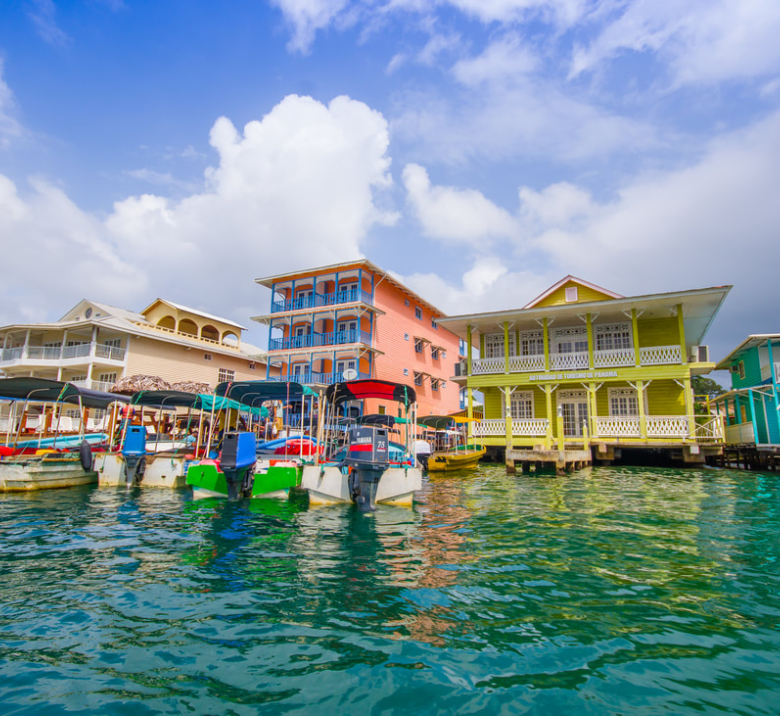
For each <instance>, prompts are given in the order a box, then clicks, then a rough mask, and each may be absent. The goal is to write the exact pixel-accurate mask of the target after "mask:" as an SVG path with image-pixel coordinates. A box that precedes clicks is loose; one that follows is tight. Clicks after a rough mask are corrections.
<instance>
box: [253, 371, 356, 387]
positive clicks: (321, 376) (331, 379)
mask: <svg viewBox="0 0 780 716" xmlns="http://www.w3.org/2000/svg"><path fill="white" fill-rule="evenodd" d="M370 377H371V376H370V374H368V373H358V374H357V378H354V377H352V378H350V380H368V379H369V378H370ZM268 380H281V381H285V380H291V381H293V382H294V383H301V384H302V385H332V384H333V383H343V382H344V381H345V380H346V378H345V377H344V372H343V371H340V370H336V371H331V372H329V373H315V372H314V371H310V372H306V373H292V374H291V375H275V376H271V377H269V378H268Z"/></svg>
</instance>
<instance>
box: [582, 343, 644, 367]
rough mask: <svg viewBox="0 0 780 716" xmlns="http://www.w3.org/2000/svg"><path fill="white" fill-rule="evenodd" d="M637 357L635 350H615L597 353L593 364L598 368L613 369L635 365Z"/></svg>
mask: <svg viewBox="0 0 780 716" xmlns="http://www.w3.org/2000/svg"><path fill="white" fill-rule="evenodd" d="M635 362H636V357H635V355H634V349H633V348H613V349H612V350H609V351H596V352H595V353H594V354H593V363H594V365H595V367H596V368H612V367H616V366H621V365H634V363H635Z"/></svg>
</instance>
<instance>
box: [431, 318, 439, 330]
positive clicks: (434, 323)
mask: <svg viewBox="0 0 780 716" xmlns="http://www.w3.org/2000/svg"><path fill="white" fill-rule="evenodd" d="M431 327H432V328H434V329H435V330H437V331H438V330H439V324H438V323H436V319H435V318H431Z"/></svg>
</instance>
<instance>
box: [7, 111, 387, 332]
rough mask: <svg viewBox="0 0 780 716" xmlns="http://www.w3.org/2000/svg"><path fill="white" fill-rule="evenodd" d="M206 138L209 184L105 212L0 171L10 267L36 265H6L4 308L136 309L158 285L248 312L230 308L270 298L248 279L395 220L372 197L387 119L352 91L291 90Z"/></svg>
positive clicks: (383, 179) (171, 293) (318, 259)
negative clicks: (97, 304) (320, 96)
mask: <svg viewBox="0 0 780 716" xmlns="http://www.w3.org/2000/svg"><path fill="white" fill-rule="evenodd" d="M211 144H212V146H213V147H214V148H215V149H216V151H217V153H218V154H219V164H218V166H216V167H214V168H212V169H211V170H210V171H208V173H207V188H206V189H205V190H203V191H201V192H200V193H197V194H191V195H189V196H187V197H185V198H184V199H182V200H181V201H178V202H174V201H171V200H170V199H169V198H167V197H164V196H155V195H152V194H145V195H142V196H134V197H129V198H127V199H125V200H123V201H119V202H117V203H116V204H115V205H114V209H113V212H112V213H111V214H110V215H109V216H108V217H107V218H106V219H105V220H99V219H98V218H96V217H94V216H92V215H90V214H88V213H86V212H84V211H82V210H80V209H79V208H78V207H77V206H75V205H74V204H73V203H72V202H71V201H70V200H69V199H68V198H67V196H66V195H65V193H64V192H63V191H62V190H60V189H56V188H54V187H52V186H51V185H50V184H47V183H45V182H41V181H37V182H35V184H34V190H35V191H34V193H33V194H31V195H30V196H29V197H26V196H20V195H19V193H18V192H17V190H16V187H15V186H14V185H13V183H12V182H10V180H8V179H2V180H1V181H0V240H2V245H3V247H4V251H5V252H6V253H5V262H6V265H13V266H31V267H35V272H36V274H35V275H36V279H35V280H34V281H31V280H30V273H29V272H27V271H23V272H22V271H20V272H17V273H13V272H7V273H6V275H5V276H4V280H3V288H2V292H1V294H0V295H2V305H4V307H5V310H6V311H8V312H13V313H14V314H15V315H17V316H18V315H19V314H20V313H21V306H22V305H29V306H44V307H48V310H50V311H53V313H55V314H56V313H57V312H58V311H60V310H61V309H62V310H64V309H65V308H67V307H68V306H69V304H72V303H75V302H76V301H77V300H79V299H80V298H82V297H84V296H83V294H84V293H88V294H89V297H90V298H94V299H95V300H105V301H108V302H113V303H114V304H116V305H120V306H124V307H127V308H137V307H139V305H140V304H143V302H144V301H147V300H149V298H150V292H153V293H154V295H155V296H156V295H161V296H166V297H168V298H170V299H171V300H175V301H179V302H181V303H185V304H187V305H194V306H198V305H205V306H208V307H209V309H210V310H211V311H213V312H215V313H220V314H221V315H224V316H226V317H233V318H235V319H237V320H239V321H242V322H246V318H247V317H246V314H245V313H243V314H241V315H236V314H235V311H236V310H237V308H236V307H237V306H247V305H255V306H256V308H255V312H257V313H260V312H262V311H264V310H265V308H266V306H265V301H266V300H267V299H266V297H265V296H262V294H261V291H260V289H259V288H258V287H257V286H256V284H254V283H253V279H254V278H257V277H258V276H264V275H270V274H274V273H279V272H282V271H285V270H288V269H293V268H295V269H300V268H304V267H308V266H317V265H321V264H326V263H334V262H339V261H343V260H347V259H351V258H356V257H358V256H360V255H361V242H362V241H363V239H364V237H365V236H366V234H367V232H368V231H369V229H370V227H371V226H373V225H374V224H377V223H385V224H388V223H392V222H393V221H394V220H395V216H394V215H392V214H387V213H383V212H381V211H380V210H378V209H377V208H376V205H375V202H374V194H375V193H376V192H379V191H384V190H385V189H387V188H388V187H390V186H391V178H390V175H389V159H388V157H387V147H388V131H387V124H386V122H385V120H384V118H383V117H382V116H381V115H380V114H378V113H377V112H374V111H372V110H371V109H369V108H368V107H367V106H366V105H365V104H363V103H361V102H356V101H353V100H351V99H349V98H347V97H338V98H336V99H334V100H333V101H332V102H331V103H330V104H329V105H323V104H320V103H319V102H316V101H314V100H313V99H311V98H308V97H296V96H290V97H287V98H286V99H284V100H283V101H282V102H281V103H280V104H279V105H277V106H276V107H274V108H273V110H272V111H271V112H269V114H268V115H266V116H265V117H264V118H263V119H262V120H261V121H254V122H250V123H249V124H247V125H246V127H244V130H243V132H238V131H237V130H236V128H235V127H234V126H233V125H232V123H231V122H230V121H229V120H227V119H225V118H222V119H220V120H218V121H217V122H216V123H215V124H214V127H213V129H212V131H211ZM52 286H56V287H57V294H56V295H57V301H58V302H61V304H60V303H58V305H56V306H52V305H51V295H52V294H51V287H52Z"/></svg>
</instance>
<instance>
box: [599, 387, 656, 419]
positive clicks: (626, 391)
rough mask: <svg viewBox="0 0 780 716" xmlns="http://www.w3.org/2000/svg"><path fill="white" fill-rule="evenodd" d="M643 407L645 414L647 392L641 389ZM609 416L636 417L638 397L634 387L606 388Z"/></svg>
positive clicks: (637, 414) (637, 415)
mask: <svg viewBox="0 0 780 716" xmlns="http://www.w3.org/2000/svg"><path fill="white" fill-rule="evenodd" d="M642 393H643V394H644V395H643V407H644V410H645V415H647V392H646V391H644V390H643V391H642ZM607 402H608V403H609V416H610V417H614V418H638V417H639V397H638V396H637V390H636V388H630V387H629V388H626V387H623V388H608V389H607Z"/></svg>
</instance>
